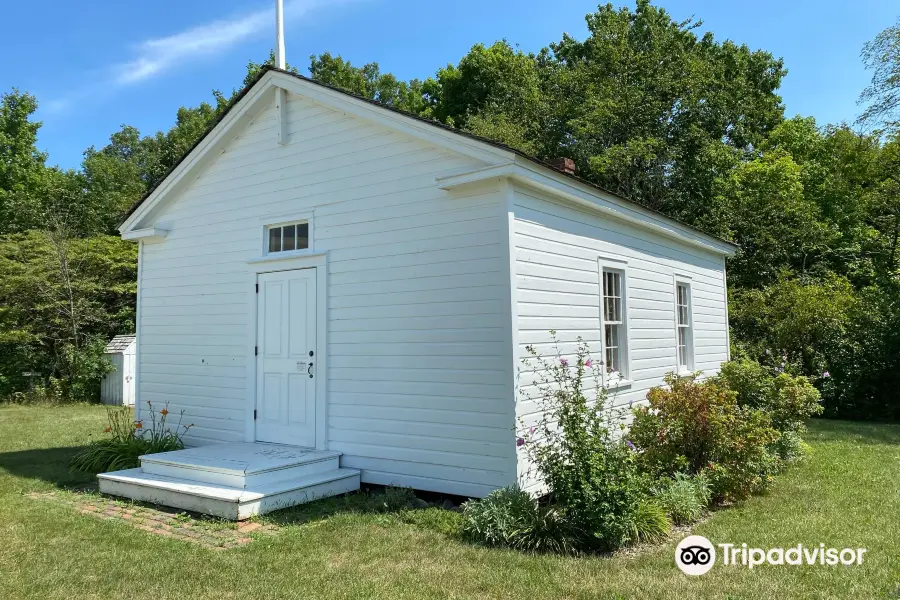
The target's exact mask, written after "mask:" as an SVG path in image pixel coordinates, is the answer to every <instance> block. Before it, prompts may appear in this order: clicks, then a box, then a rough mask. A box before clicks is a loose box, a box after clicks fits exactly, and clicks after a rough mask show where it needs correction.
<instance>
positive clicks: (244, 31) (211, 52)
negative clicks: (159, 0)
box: [44, 0, 353, 114]
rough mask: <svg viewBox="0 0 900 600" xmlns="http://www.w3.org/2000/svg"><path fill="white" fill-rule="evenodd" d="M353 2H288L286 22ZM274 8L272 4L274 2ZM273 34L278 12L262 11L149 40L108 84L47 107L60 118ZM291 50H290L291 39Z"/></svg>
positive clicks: (114, 68)
mask: <svg viewBox="0 0 900 600" xmlns="http://www.w3.org/2000/svg"><path fill="white" fill-rule="evenodd" d="M351 1H353V0H285V3H284V19H285V22H289V21H295V20H297V19H299V18H301V17H303V16H306V15H308V14H309V13H310V12H312V11H314V10H316V9H319V8H334V7H337V6H339V5H341V4H346V3H348V2H351ZM270 5H271V2H270ZM264 34H269V35H271V37H272V45H273V46H274V42H275V39H274V38H275V8H274V6H271V7H270V8H268V9H260V10H257V11H256V12H251V13H247V14H244V15H241V16H237V17H234V18H230V19H219V20H216V21H212V22H210V23H205V24H202V25H196V26H194V27H191V28H189V29H185V30H184V31H181V32H179V33H175V34H172V35H169V36H166V37H161V38H156V39H149V40H145V41H143V42H141V43H139V44H137V46H135V48H134V54H135V55H134V57H133V58H132V59H130V60H127V61H125V62H122V63H118V64H114V65H112V66H111V67H109V71H108V73H109V74H108V76H107V78H105V79H106V80H105V81H96V82H94V83H93V84H91V85H89V86H86V87H85V88H83V89H78V90H74V91H72V92H70V93H69V94H67V95H66V96H63V97H60V98H57V99H54V100H51V101H49V102H47V103H46V104H45V105H44V108H45V109H46V110H47V112H48V113H50V114H58V113H60V112H64V111H66V110H67V109H69V108H70V107H71V106H73V105H75V104H77V103H78V102H79V101H80V100H82V99H84V98H86V97H88V96H92V95H94V94H96V93H97V92H98V89H105V90H106V92H109V91H110V90H111V89H115V88H119V87H124V86H130V85H135V84H139V83H141V82H144V81H147V80H148V79H151V78H153V77H158V76H160V75H163V74H165V73H166V72H168V71H170V70H172V69H175V68H177V67H179V66H182V65H185V64H187V63H189V62H195V61H197V60H201V59H204V58H207V59H208V58H209V57H210V56H215V55H216V54H218V53H221V52H224V51H226V50H228V49H230V48H232V47H234V46H236V45H237V44H239V43H241V42H244V41H246V40H249V39H253V38H257V37H260V36H262V35H264ZM287 41H288V47H290V39H288V40H287ZM101 79H102V78H101Z"/></svg>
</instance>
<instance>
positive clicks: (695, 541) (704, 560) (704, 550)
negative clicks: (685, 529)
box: [675, 535, 716, 575]
mask: <svg viewBox="0 0 900 600" xmlns="http://www.w3.org/2000/svg"><path fill="white" fill-rule="evenodd" d="M715 564H716V549H715V547H714V546H713V544H712V542H710V541H709V540H708V539H706V538H705V537H703V536H702V535H691V536H688V537H686V538H684V539H683V540H681V542H679V543H678V546H676V547H675V565H676V566H677V567H678V568H679V569H681V571H682V572H683V573H685V574H687V575H703V574H704V573H706V572H707V571H709V570H710V569H712V568H713V565H715Z"/></svg>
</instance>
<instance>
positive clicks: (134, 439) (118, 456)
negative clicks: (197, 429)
mask: <svg viewBox="0 0 900 600" xmlns="http://www.w3.org/2000/svg"><path fill="white" fill-rule="evenodd" d="M147 406H148V408H149V410H150V424H149V427H144V421H135V420H134V419H133V418H132V415H131V409H130V408H128V407H124V406H123V407H116V408H108V409H107V410H106V414H107V418H108V419H109V425H108V426H107V427H106V429H104V430H103V432H104V433H107V434H109V437H108V438H106V439H102V440H97V441H94V442H91V444H90V445H88V447H87V448H85V449H84V450H82V451H80V452H78V453H77V454H76V455H75V456H74V457H73V458H72V463H71V468H72V470H73V471H81V472H84V473H92V474H96V473H105V472H108V471H119V470H122V469H133V468H135V467H138V466H140V457H141V456H142V455H144V454H155V453H157V452H168V451H171V450H182V449H183V448H184V442H183V441H182V438H183V436H184V434H185V433H187V432H188V430H189V429H190V428H191V427H192V425H182V420H183V418H184V411H181V413H180V415H179V419H178V424H177V425H175V426H174V428H173V427H170V426H169V425H168V423H167V420H168V416H169V408H168V406H169V405H168V404H166V405H165V406H164V407H163V408H162V410H160V411H158V412H157V411H156V409H155V408H154V407H153V403H152V402H148V403H147Z"/></svg>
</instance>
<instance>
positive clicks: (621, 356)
mask: <svg viewBox="0 0 900 600" xmlns="http://www.w3.org/2000/svg"><path fill="white" fill-rule="evenodd" d="M602 281H603V311H602V312H603V348H604V361H605V363H606V365H605V370H606V373H608V374H610V375H612V376H614V377H622V376H624V373H623V371H624V369H625V351H626V350H627V348H626V347H625V346H626V340H625V330H624V327H625V312H626V310H627V308H626V306H625V295H624V293H623V290H624V282H625V275H624V273H623V272H622V271H617V270H610V269H604V270H603V272H602Z"/></svg>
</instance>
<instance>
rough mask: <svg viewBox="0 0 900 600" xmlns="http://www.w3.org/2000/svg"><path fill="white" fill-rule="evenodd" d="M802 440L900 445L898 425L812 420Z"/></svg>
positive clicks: (899, 428)
mask: <svg viewBox="0 0 900 600" xmlns="http://www.w3.org/2000/svg"><path fill="white" fill-rule="evenodd" d="M804 438H805V439H806V441H807V442H840V443H848V442H849V443H854V444H873V445H878V446H883V445H897V444H900V424H895V423H871V422H866V421H839V420H837V419H813V420H811V421H810V422H809V431H808V432H807V433H806V435H804Z"/></svg>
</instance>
